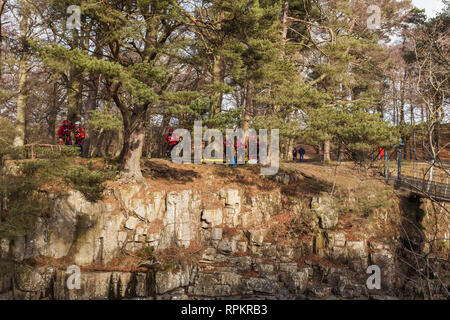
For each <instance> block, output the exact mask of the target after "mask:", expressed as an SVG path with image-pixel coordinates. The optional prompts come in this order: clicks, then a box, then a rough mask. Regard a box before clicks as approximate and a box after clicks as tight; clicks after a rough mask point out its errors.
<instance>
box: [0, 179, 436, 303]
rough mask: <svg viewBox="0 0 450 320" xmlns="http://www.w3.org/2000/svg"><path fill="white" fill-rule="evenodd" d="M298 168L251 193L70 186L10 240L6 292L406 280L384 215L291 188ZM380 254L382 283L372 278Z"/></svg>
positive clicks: (270, 288) (356, 291) (229, 289)
mask: <svg viewBox="0 0 450 320" xmlns="http://www.w3.org/2000/svg"><path fill="white" fill-rule="evenodd" d="M296 179H297V178H296V177H289V176H286V175H284V176H279V177H277V178H276V181H278V182H279V187H278V188H275V189H272V190H270V191H265V192H264V191H263V192H259V193H253V194H252V193H248V192H247V191H246V190H244V189H243V188H242V189H239V188H234V187H233V188H232V187H230V188H227V187H224V188H218V189H217V190H216V189H214V187H213V186H211V188H210V189H209V190H196V189H195V188H192V189H186V190H182V188H181V190H180V188H174V189H175V190H173V191H171V190H170V189H171V187H170V186H167V187H166V188H165V190H155V188H153V187H151V185H147V184H145V183H144V184H133V183H128V184H127V183H120V184H119V183H118V184H115V185H112V186H110V188H108V191H107V195H106V198H105V199H104V200H103V201H100V202H98V203H90V202H88V201H86V200H85V199H84V197H83V195H82V194H81V193H79V192H76V191H70V192H69V193H68V195H67V196H66V197H62V198H56V199H55V208H54V211H53V213H52V214H51V215H50V216H46V217H40V218H39V219H38V223H37V225H36V228H35V230H33V232H32V233H30V234H29V235H27V236H26V237H22V238H17V239H14V240H12V241H7V240H1V245H0V258H1V261H2V263H1V265H0V296H1V297H2V298H4V299H13V298H14V299H122V298H128V299H130V298H141V299H188V298H189V299H201V298H205V297H213V298H240V297H247V296H253V297H264V298H279V299H306V298H320V299H324V298H328V299H335V298H353V299H354V298H369V297H370V296H374V297H375V296H380V295H391V296H393V295H396V294H397V292H398V290H399V289H401V288H404V287H405V280H404V279H402V278H401V277H399V276H398V275H397V274H398V272H399V271H400V267H399V261H398V259H397V258H396V256H397V254H398V246H399V245H400V244H399V241H398V239H396V238H395V236H394V237H392V236H391V235H390V234H388V235H387V236H386V237H384V238H380V237H379V234H378V233H377V231H373V230H377V229H376V228H371V225H376V224H379V223H380V221H378V220H376V221H370V219H363V218H361V219H360V220H355V221H353V220H351V219H350V220H349V218H348V216H346V213H345V212H344V213H343V212H342V210H340V209H339V208H340V207H339V206H340V205H339V203H338V199H336V198H334V197H332V196H330V195H328V194H327V193H317V194H316V195H315V196H312V197H310V198H308V197H298V198H297V197H289V196H288V195H286V193H285V191H286V190H283V186H289V185H291V184H293V183H294V184H295V181H296ZM294 187H295V186H294ZM287 198H289V201H286V199H287ZM340 201H341V202H342V199H341V200H340ZM346 202H347V207H348V208H351V207H352V206H353V207H358V206H359V205H360V204H359V203H358V200H356V199H353V198H351V197H349V198H348V199H346ZM391 209H392V208H385V210H387V211H389V210H391ZM392 210H394V209H392ZM390 214H392V215H394V213H393V212H391V213H390ZM381 216H383V214H381ZM349 221H350V222H349ZM349 223H350V227H349ZM364 224H367V226H365V225H364ZM355 225H356V226H358V225H359V227H361V226H363V227H362V228H360V229H359V231H357V232H355V231H354V226H355ZM352 226H353V227H352ZM361 229H362V231H361ZM397 238H398V237H397ZM373 264H376V265H378V266H379V267H380V268H381V270H382V277H381V282H382V289H381V290H368V289H367V287H366V280H367V278H368V277H369V275H368V274H366V270H367V267H368V266H369V265H373ZM71 265H74V266H78V267H80V269H81V274H80V277H81V282H80V288H79V289H72V290H70V289H69V288H68V285H67V282H68V280H69V281H71V280H70V279H69V278H70V276H71V273H70V272H67V267H69V266H71ZM441 290H444V288H441V287H439V286H436V292H437V293H440V291H441Z"/></svg>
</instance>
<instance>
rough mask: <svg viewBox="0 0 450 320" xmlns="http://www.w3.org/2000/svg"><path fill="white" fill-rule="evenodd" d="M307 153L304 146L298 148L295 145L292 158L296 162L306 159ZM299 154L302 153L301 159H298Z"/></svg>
mask: <svg viewBox="0 0 450 320" xmlns="http://www.w3.org/2000/svg"><path fill="white" fill-rule="evenodd" d="M305 154H306V150H305V149H303V148H302V147H300V148H298V149H297V148H296V147H294V149H293V150H292V158H293V160H294V161H295V162H303V161H305ZM299 155H300V159H298V156H299Z"/></svg>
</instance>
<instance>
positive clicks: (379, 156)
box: [378, 148, 384, 160]
mask: <svg viewBox="0 0 450 320" xmlns="http://www.w3.org/2000/svg"><path fill="white" fill-rule="evenodd" d="M378 159H379V160H384V149H383V148H379V149H378Z"/></svg>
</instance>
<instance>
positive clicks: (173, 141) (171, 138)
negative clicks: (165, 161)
mask: <svg viewBox="0 0 450 320" xmlns="http://www.w3.org/2000/svg"><path fill="white" fill-rule="evenodd" d="M165 142H166V144H167V145H168V149H167V156H168V157H170V156H171V153H172V150H173V148H175V146H176V145H177V144H178V143H179V142H180V139H179V137H178V136H177V135H176V134H175V133H173V129H172V128H170V129H169V134H168V135H167V137H166V140H165Z"/></svg>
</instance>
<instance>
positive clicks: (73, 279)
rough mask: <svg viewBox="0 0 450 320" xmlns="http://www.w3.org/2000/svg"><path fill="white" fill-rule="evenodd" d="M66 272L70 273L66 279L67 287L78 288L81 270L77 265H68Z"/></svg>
mask: <svg viewBox="0 0 450 320" xmlns="http://www.w3.org/2000/svg"><path fill="white" fill-rule="evenodd" d="M66 273H67V274H70V276H69V278H68V279H67V282H66V284H67V289H69V290H80V289H81V270H80V267H78V266H70V267H69V268H67V271H66Z"/></svg>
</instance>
